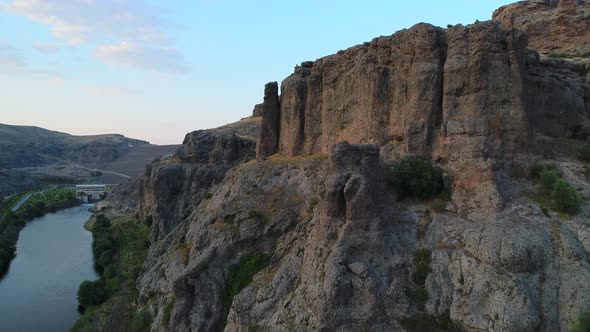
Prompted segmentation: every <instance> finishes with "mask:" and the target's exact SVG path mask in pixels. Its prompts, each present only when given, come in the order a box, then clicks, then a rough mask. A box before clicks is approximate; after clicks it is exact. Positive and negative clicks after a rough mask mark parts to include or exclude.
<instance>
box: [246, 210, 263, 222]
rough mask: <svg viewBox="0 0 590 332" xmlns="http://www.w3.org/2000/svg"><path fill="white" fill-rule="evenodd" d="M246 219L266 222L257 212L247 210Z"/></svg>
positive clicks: (260, 213)
mask: <svg viewBox="0 0 590 332" xmlns="http://www.w3.org/2000/svg"><path fill="white" fill-rule="evenodd" d="M247 216H248V219H256V220H260V221H266V216H265V215H264V214H263V213H262V212H260V211H258V210H248V215H247Z"/></svg>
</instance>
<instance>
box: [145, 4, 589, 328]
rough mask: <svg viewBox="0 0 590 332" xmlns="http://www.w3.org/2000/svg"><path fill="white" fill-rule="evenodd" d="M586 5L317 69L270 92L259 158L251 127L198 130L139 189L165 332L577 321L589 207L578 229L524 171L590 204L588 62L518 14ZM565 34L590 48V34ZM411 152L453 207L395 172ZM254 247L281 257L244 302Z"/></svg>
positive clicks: (582, 300) (441, 35)
mask: <svg viewBox="0 0 590 332" xmlns="http://www.w3.org/2000/svg"><path fill="white" fill-rule="evenodd" d="M586 7H587V5H586V2H584V1H577V2H576V4H572V3H566V1H561V2H554V1H528V2H522V3H518V4H515V5H511V6H508V7H506V8H502V9H500V10H499V11H497V12H496V14H495V19H496V21H490V22H481V23H476V24H473V25H469V26H461V25H458V26H453V27H449V28H448V29H441V28H438V27H434V26H432V25H428V24H418V25H416V26H414V27H412V28H410V29H407V30H403V31H400V32H398V33H396V34H394V35H392V36H389V37H380V38H376V39H374V40H373V41H371V42H368V43H365V44H363V45H359V46H355V47H352V48H350V49H348V50H344V51H340V52H338V54H335V55H332V56H328V57H324V58H321V59H318V60H316V61H314V62H311V61H307V62H304V63H302V64H301V66H297V67H296V68H295V72H294V73H293V74H292V75H291V76H289V77H288V78H286V79H285V80H284V81H283V82H282V84H281V91H280V95H279V90H278V85H277V84H276V83H270V84H267V85H266V87H265V94H264V95H265V98H264V103H263V104H262V105H261V106H257V107H256V108H257V109H258V112H261V115H262V117H261V120H260V118H258V119H259V120H257V121H261V125H260V129H259V132H260V136H259V137H258V146H257V148H256V150H257V151H256V155H257V159H258V161H255V160H253V158H254V142H253V140H252V139H251V137H252V135H251V134H249V135H242V134H239V133H234V132H227V131H217V132H210V131H201V132H195V133H191V134H189V135H187V138H186V139H185V142H184V144H183V147H182V148H181V149H179V151H178V152H177V153H176V154H174V155H173V156H170V157H168V158H162V159H160V160H158V161H156V162H155V163H153V164H152V165H151V167H150V168H149V169H148V171H147V173H146V177H144V182H143V186H142V191H141V193H140V202H139V205H138V206H139V211H140V214H142V215H143V216H148V215H150V216H152V217H153V221H154V222H153V226H152V227H153V230H152V232H153V234H152V235H153V236H152V239H153V243H152V245H151V247H150V252H149V257H148V259H147V261H146V263H145V265H144V269H143V271H142V273H141V274H140V277H139V278H138V280H137V284H138V288H139V291H140V300H139V303H138V305H140V306H144V307H147V308H149V310H150V312H151V313H152V315H153V317H154V321H153V325H152V331H162V330H170V331H222V330H225V331H252V330H270V331H318V330H319V331H334V330H336V331H363V330H368V331H412V319H413V318H414V319H426V318H428V317H430V319H432V318H433V317H437V319H439V320H440V321H444V322H447V323H445V324H446V325H444V324H443V325H436V324H435V325H436V326H435V325H432V326H430V328H429V330H432V331H437V330H446V329H448V328H450V327H451V326H450V325H449V324H451V323H452V324H456V325H454V326H457V325H460V326H462V328H463V329H464V330H466V331H514V332H517V331H518V332H520V331H567V330H568V329H569V328H570V327H571V326H572V324H573V322H574V321H575V320H576V319H577V318H578V317H579V316H580V315H581V314H582V313H584V312H586V311H589V310H590V261H589V257H588V249H589V248H590V240H589V239H590V224H589V220H590V219H589V217H590V206H589V205H588V202H587V200H585V201H584V204H583V207H582V209H581V213H579V214H578V215H575V216H572V217H571V219H569V220H565V219H564V217H563V215H561V214H558V213H556V212H552V211H548V210H547V209H542V208H541V207H540V204H539V203H536V202H535V201H533V200H532V199H531V195H532V194H533V193H534V192H535V191H534V190H535V185H534V184H533V183H532V182H531V181H530V178H528V175H529V173H530V171H531V165H532V164H533V163H534V162H535V161H538V160H542V161H544V162H547V161H549V162H552V163H553V164H554V165H555V167H556V169H557V170H559V172H560V173H561V174H562V175H563V177H564V179H566V180H567V181H569V182H570V183H572V184H573V186H574V187H575V189H576V190H577V191H578V193H579V194H580V195H582V196H583V197H588V196H589V195H590V184H589V183H588V179H587V178H586V172H587V171H586V168H585V166H584V165H583V164H582V163H580V162H578V161H576V160H574V159H573V158H572V157H573V156H574V154H575V149H576V147H578V146H581V145H582V144H584V140H585V139H586V138H587V136H588V135H586V134H585V133H586V129H587V128H588V105H589V104H588V100H589V98H588V96H589V95H590V94H589V93H588V91H590V90H589V89H588V86H589V84H588V82H589V80H588V72H589V70H588V67H587V64H586V62H584V61H583V60H580V59H579V58H576V59H571V58H554V57H547V56H546V51H548V49H543V47H542V45H543V44H542V43H540V42H538V41H536V39H535V38H537V37H536V36H535V35H534V33H533V35H532V36H529V37H527V34H526V33H527V32H529V33H530V31H529V30H527V29H525V28H522V26H521V25H518V24H517V23H518V22H521V23H522V24H525V20H524V19H523V18H521V17H520V16H518V15H521V13H520V12H519V11H520V10H524V12H523V13H526V12H527V11H531V15H532V16H531V21H530V22H536V21H535V20H539V22H541V21H543V22H545V21H544V20H545V19H548V20H549V21H553V20H560V19H564V17H566V16H567V17H569V16H572V15H573V16H575V17H578V16H579V15H578V14H579V13H580V12H584V10H586V9H585V8H586ZM523 8H524V9H523ZM545 11H547V13H549V14H550V15H549V14H548V15H546V16H543V15H544V14H543V15H541V14H542V13H545ZM510 12H514V13H516V14H514V15H513V16H512V17H514V19H513V21H511V22H512V23H511V24H512V25H506V24H507V23H506V22H507V21H506V18H507V17H508V16H510V15H512V14H510ZM523 15H524V14H523ZM564 15H565V16H564ZM581 17H582V16H579V17H578V18H577V19H572V21H571V22H570V23H572V24H574V25H576V24H579V25H580V29H582V28H583V27H584V26H585V25H584V24H586V21H584V20H582V19H581ZM580 20H581V21H580ZM519 24H520V23H519ZM535 24H536V23H535ZM539 24H540V23H539ZM543 24H545V23H543ZM554 24H561V23H555V22H551V23H550V25H549V26H552V25H554ZM560 26H561V25H560ZM568 29H571V28H570V27H568ZM522 30H524V31H522ZM557 32H558V35H559V34H561V32H563V31H562V30H557ZM543 33H544V32H543ZM564 33H565V32H564ZM539 34H541V35H542V33H541V32H539ZM578 37H579V38H578ZM551 38H553V37H551ZM556 38H557V37H556ZM559 38H563V37H559ZM529 39H530V41H531V42H530V44H529V43H528V40H529ZM568 43H569V44H567V45H570V44H571V45H575V48H576V50H583V49H584V47H585V46H584V45H585V36H579V35H575V36H574V38H571V40H569V41H568ZM539 45H541V46H539ZM567 45H565V44H564V45H561V46H559V47H562V48H563V49H564V50H565V49H566V48H567V47H569V46H567ZM566 46H567V47H566ZM531 47H532V48H533V49H531ZM535 47H538V48H539V49H538V50H535V49H534V48H535ZM539 53H541V55H539ZM576 54H578V55H580V54H582V53H576ZM253 128H254V127H250V129H253ZM226 129H227V128H226ZM254 131H255V130H254ZM249 132H250V133H251V132H253V130H249ZM234 134H235V135H234ZM406 155H418V156H423V157H427V158H430V159H431V160H432V161H433V163H434V164H435V165H436V166H438V167H441V168H442V170H443V172H444V178H445V179H447V180H448V182H449V184H450V187H451V188H450V189H451V190H452V197H451V199H450V201H448V202H445V204H444V205H443V206H442V207H441V206H439V207H438V208H434V207H433V206H434V204H432V202H417V201H413V200H406V201H403V200H402V201H400V197H398V195H397V194H396V193H395V192H393V190H392V188H391V187H390V185H389V183H388V176H389V175H388V174H389V172H388V168H387V167H388V164H389V163H390V162H391V161H392V160H395V159H398V158H400V157H401V156H406ZM417 253H419V254H420V255H421V256H420V255H418V254H417ZM424 255H426V256H427V257H429V258H430V260H429V264H427V265H426V268H424V261H421V262H420V261H418V258H417V257H422V258H421V259H424ZM248 257H270V259H268V261H267V262H266V263H268V264H266V263H265V264H264V266H261V267H259V268H258V269H257V270H256V271H254V273H253V274H254V276H253V279H252V280H251V281H250V280H248V282H247V283H246V284H247V285H246V284H244V285H242V286H243V287H241V288H239V289H238V290H237V291H235V293H230V287H229V285H230V284H232V282H234V280H233V279H232V278H235V275H234V273H235V271H233V270H232V269H234V268H236V266H238V267H239V266H240V262H242V260H243V259H244V258H248ZM232 271H233V272H232ZM243 272H244V271H243ZM244 273H246V272H244ZM420 274H421V275H422V277H420V278H417V277H416V275H420ZM234 290H235V289H234ZM416 317H417V318H416ZM425 317H426V318H425ZM432 324H434V323H432ZM439 324H442V323H439Z"/></svg>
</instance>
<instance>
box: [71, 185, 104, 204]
mask: <svg viewBox="0 0 590 332" xmlns="http://www.w3.org/2000/svg"><path fill="white" fill-rule="evenodd" d="M106 189H107V186H106V185H104V184H79V185H76V197H78V198H80V199H81V200H83V201H84V202H89V201H98V200H101V199H103V198H104V197H105V192H106Z"/></svg>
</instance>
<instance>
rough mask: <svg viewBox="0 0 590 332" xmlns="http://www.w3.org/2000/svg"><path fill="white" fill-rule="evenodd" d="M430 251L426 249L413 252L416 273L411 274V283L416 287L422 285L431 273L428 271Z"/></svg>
mask: <svg viewBox="0 0 590 332" xmlns="http://www.w3.org/2000/svg"><path fill="white" fill-rule="evenodd" d="M430 256H431V252H430V250H428V249H426V248H420V249H416V251H414V263H415V264H416V271H414V273H413V274H412V281H414V282H415V283H416V284H418V285H424V283H425V282H426V277H428V274H429V273H430V272H431V271H432V270H431V269H430Z"/></svg>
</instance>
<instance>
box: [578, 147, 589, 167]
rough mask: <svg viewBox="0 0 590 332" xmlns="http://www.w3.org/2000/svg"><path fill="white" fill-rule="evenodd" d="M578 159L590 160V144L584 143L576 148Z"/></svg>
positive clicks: (586, 161)
mask: <svg viewBox="0 0 590 332" xmlns="http://www.w3.org/2000/svg"><path fill="white" fill-rule="evenodd" d="M576 157H577V158H578V160H580V161H583V162H585V163H588V162H590V145H584V146H582V147H580V148H578V149H577V150H576Z"/></svg>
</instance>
